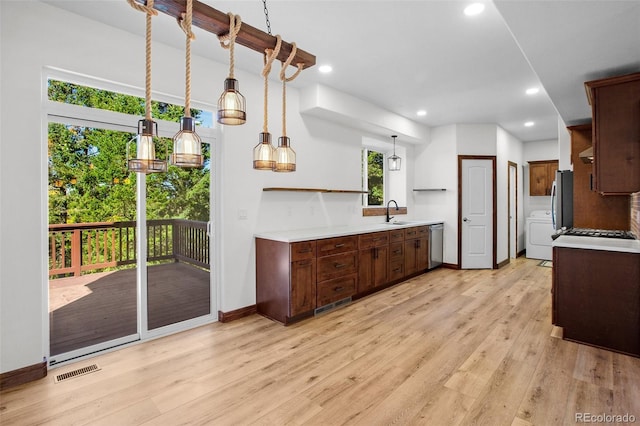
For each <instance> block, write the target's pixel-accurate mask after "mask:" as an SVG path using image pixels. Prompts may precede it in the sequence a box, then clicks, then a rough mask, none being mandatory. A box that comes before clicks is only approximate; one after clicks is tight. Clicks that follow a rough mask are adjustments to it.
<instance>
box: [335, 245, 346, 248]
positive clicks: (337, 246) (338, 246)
mask: <svg viewBox="0 0 640 426" xmlns="http://www.w3.org/2000/svg"><path fill="white" fill-rule="evenodd" d="M335 247H336V248H340V247H344V244H336V245H335Z"/></svg>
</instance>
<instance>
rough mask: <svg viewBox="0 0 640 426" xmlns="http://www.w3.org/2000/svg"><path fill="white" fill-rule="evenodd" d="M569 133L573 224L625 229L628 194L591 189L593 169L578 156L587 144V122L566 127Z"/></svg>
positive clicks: (627, 222) (589, 127) (590, 129)
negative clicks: (600, 192) (601, 192)
mask: <svg viewBox="0 0 640 426" xmlns="http://www.w3.org/2000/svg"><path fill="white" fill-rule="evenodd" d="M568 129H569V132H570V134H571V162H572V163H573V226H575V227H576V228H594V229H628V228H629V212H630V208H629V196H627V195H609V196H603V195H602V194H599V193H597V192H594V191H593V190H592V185H593V183H592V179H593V175H592V173H593V170H592V166H591V164H590V163H584V162H583V161H582V160H581V159H580V153H581V152H583V151H585V150H586V149H588V148H589V147H591V145H592V143H591V135H592V128H591V124H582V125H578V126H571V127H568Z"/></svg>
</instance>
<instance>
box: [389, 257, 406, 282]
mask: <svg viewBox="0 0 640 426" xmlns="http://www.w3.org/2000/svg"><path fill="white" fill-rule="evenodd" d="M404 276H405V273H404V259H398V260H392V261H391V262H390V263H389V280H390V281H395V280H399V279H401V278H403V277H404Z"/></svg>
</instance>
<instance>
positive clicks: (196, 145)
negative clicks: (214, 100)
mask: <svg viewBox="0 0 640 426" xmlns="http://www.w3.org/2000/svg"><path fill="white" fill-rule="evenodd" d="M171 164H173V165H175V166H179V167H185V168H186V167H202V166H203V164H204V158H203V156H202V139H200V136H198V134H197V133H196V122H195V120H194V119H193V118H192V117H182V118H181V119H180V131H179V132H178V133H176V135H175V136H174V137H173V154H171Z"/></svg>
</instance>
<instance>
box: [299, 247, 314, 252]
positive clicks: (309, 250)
mask: <svg viewBox="0 0 640 426" xmlns="http://www.w3.org/2000/svg"><path fill="white" fill-rule="evenodd" d="M298 253H311V249H310V248H306V249H302V250H298Z"/></svg>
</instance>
